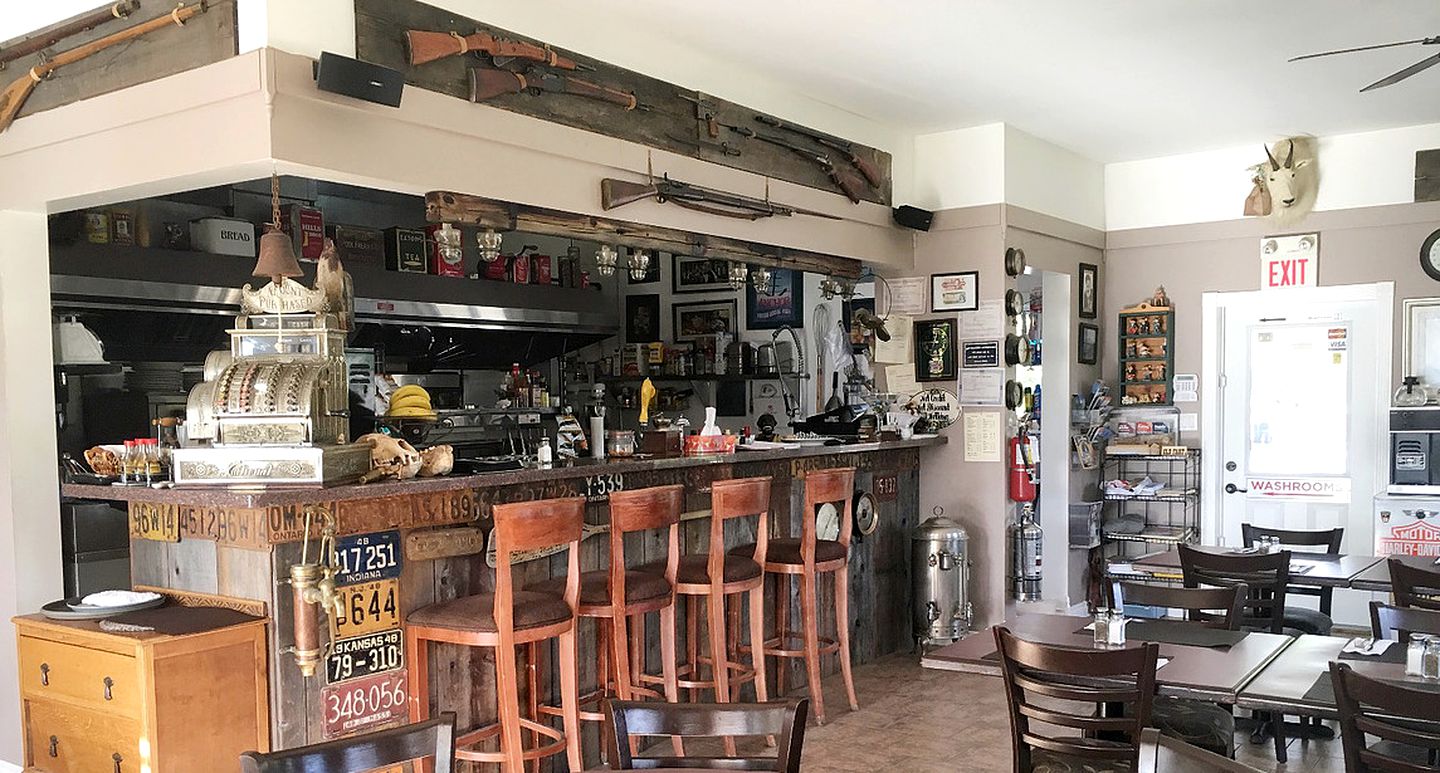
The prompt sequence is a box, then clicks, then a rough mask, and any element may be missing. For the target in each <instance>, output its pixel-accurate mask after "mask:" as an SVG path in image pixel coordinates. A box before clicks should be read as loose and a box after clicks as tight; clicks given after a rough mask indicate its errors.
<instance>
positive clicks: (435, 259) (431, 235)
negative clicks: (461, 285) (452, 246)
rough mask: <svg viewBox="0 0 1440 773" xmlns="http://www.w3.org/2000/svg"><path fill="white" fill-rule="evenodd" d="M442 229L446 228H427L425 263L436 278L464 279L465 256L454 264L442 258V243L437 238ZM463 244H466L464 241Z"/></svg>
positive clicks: (434, 226)
mask: <svg viewBox="0 0 1440 773" xmlns="http://www.w3.org/2000/svg"><path fill="white" fill-rule="evenodd" d="M441 228H444V226H443V225H427V226H425V257H426V260H425V262H426V263H427V264H428V265H429V268H430V273H432V274H434V275H435V276H452V277H464V276H465V259H464V257H463V256H462V257H461V259H460V260H458V261H455V262H454V263H451V262H450V261H448V260H445V259H444V258H442V257H441V256H440V241H439V240H438V239H436V238H435V237H436V235H437V234H439V233H440V229H441ZM461 243H462V244H463V243H464V242H463V240H462V242H461Z"/></svg>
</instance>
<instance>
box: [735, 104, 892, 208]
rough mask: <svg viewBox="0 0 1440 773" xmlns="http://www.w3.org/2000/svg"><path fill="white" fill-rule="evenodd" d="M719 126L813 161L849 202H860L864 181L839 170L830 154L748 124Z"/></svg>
mask: <svg viewBox="0 0 1440 773" xmlns="http://www.w3.org/2000/svg"><path fill="white" fill-rule="evenodd" d="M721 126H724V127H725V128H727V129H729V130H730V131H732V132H735V133H736V134H738V135H740V136H742V137H749V138H750V139H756V140H760V141H761V142H768V143H770V144H771V145H776V146H778V147H782V148H785V149H787V150H790V151H792V152H794V153H795V154H797V155H799V156H800V157H801V158H804V159H806V160H808V161H810V162H812V163H814V164H815V165H817V166H819V167H820V169H821V171H823V172H824V173H825V174H826V175H828V176H829V177H830V181H831V182H833V183H835V185H836V186H837V187H839V188H840V191H841V192H842V193H844V194H845V198H847V199H850V203H852V204H859V203H860V194H861V193H864V191H865V182H864V181H863V180H860V179H858V178H856V177H855V176H854V175H852V174H850V173H849V172H845V171H842V170H840V169H839V168H838V167H836V166H835V162H834V161H831V160H830V156H828V155H826V154H824V153H821V152H820V151H818V150H811V149H810V148H807V147H805V146H804V145H797V144H795V143H793V142H791V141H790V140H787V139H785V138H784V137H777V136H776V135H774V134H765V133H763V132H757V131H755V130H754V129H751V128H750V127H748V126H731V125H730V124H728V123H725V124H721Z"/></svg>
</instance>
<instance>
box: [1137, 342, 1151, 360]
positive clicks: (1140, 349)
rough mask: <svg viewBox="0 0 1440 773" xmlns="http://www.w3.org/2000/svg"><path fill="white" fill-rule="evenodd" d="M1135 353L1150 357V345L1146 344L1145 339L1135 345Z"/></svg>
mask: <svg viewBox="0 0 1440 773" xmlns="http://www.w3.org/2000/svg"><path fill="white" fill-rule="evenodd" d="M1135 354H1136V355H1137V356H1140V357H1149V356H1150V347H1149V346H1146V345H1145V342H1144V341H1141V342H1140V343H1138V344H1136V345H1135Z"/></svg>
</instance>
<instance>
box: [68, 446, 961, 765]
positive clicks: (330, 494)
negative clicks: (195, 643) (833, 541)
mask: <svg viewBox="0 0 1440 773" xmlns="http://www.w3.org/2000/svg"><path fill="white" fill-rule="evenodd" d="M943 442H944V440H943V438H928V439H916V440H911V441H898V442H886V443H869V444H860V445H852V446H835V447H829V448H808V449H799V450H767V451H757V452H754V453H751V452H742V453H738V454H733V455H730V456H726V457H720V458H661V459H634V460H624V461H618V460H611V461H605V462H598V461H590V460H583V461H578V462H575V463H572V464H562V465H556V466H555V467H554V468H549V469H526V470H517V471H513V472H496V473H487V474H484V475H475V476H468V477H461V476H451V477H446V478H432V479H425V480H410V481H404V482H388V483H377V484H371V485H368V486H342V487H337V488H329V489H274V490H266V491H234V490H227V489H210V488H176V489H169V490H155V489H149V488H123V487H110V486H89V485H76V484H68V485H66V486H64V487H63V493H64V494H65V495H66V496H68V497H73V498H77V499H91V500H111V501H114V500H122V501H126V502H128V508H129V518H130V535H131V542H130V545H131V575H132V582H133V583H134V584H136V585H149V586H157V587H160V588H169V589H174V590H186V591H196V592H201V593H211V594H221V595H225V596H232V597H238V598H244V599H255V600H259V601H264V602H266V604H267V607H268V609H269V610H270V625H269V630H268V638H269V642H268V644H269V668H270V685H271V695H270V708H271V711H270V719H271V746H272V747H273V748H276V749H285V748H290V747H294V746H299V745H302V744H306V743H315V742H319V741H323V740H329V739H332V738H338V737H342V736H345V735H350V734H354V733H358V732H362V731H367V730H373V729H378V728H380V727H385V726H390V725H394V724H400V723H403V722H404V721H405V720H406V716H407V713H406V704H407V701H408V699H409V685H407V684H406V682H407V680H406V677H405V663H404V662H403V658H404V630H403V628H404V620H405V617H406V615H407V614H409V613H410V612H411V611H412V610H415V609H417V608H419V607H422V606H425V605H427V604H433V603H435V602H437V601H446V600H449V599H453V598H456V597H459V596H464V595H468V594H473V593H483V592H487V591H490V590H492V589H493V588H494V581H495V572H494V570H493V568H492V567H493V560H494V557H493V555H490V556H489V557H488V560H487V551H486V548H487V539H486V537H487V535H488V534H489V532H490V525H491V507H492V506H493V505H495V504H498V503H506V502H519V501H528V500H536V499H550V498H555V497H573V496H584V497H586V498H587V499H588V500H589V503H590V504H589V505H588V506H587V508H586V519H585V520H586V525H585V531H584V535H583V538H582V539H583V541H582V543H581V550H580V566H581V569H582V570H583V571H590V570H595V569H601V568H603V567H605V566H606V565H607V561H608V560H609V556H610V552H609V538H608V531H609V524H608V520H609V514H608V507H607V504H606V502H607V500H608V497H609V495H610V494H611V493H613V492H615V491H619V490H633V489H640V488H646V487H650V486H663V485H674V484H680V485H683V486H684V500H685V501H684V509H685V512H684V513H683V515H682V520H681V524H680V526H681V529H680V541H681V551H682V553H686V554H691V553H700V552H702V551H703V550H704V549H705V545H706V543H707V542H708V533H709V528H710V524H709V514H710V513H709V507H710V483H711V482H712V481H715V480H722V479H729V478H742V477H756V476H763V477H769V478H771V479H772V481H773V485H772V487H771V492H772V493H771V497H772V501H771V519H770V524H771V527H770V530H771V532H772V536H786V535H799V533H800V527H799V523H800V522H799V518H800V517H801V516H802V512H801V511H802V509H803V507H802V502H803V485H804V484H803V480H804V476H805V474H806V472H808V471H810V470H818V469H831V468H837V467H854V468H856V469H857V474H856V479H855V488H856V490H857V492H871V493H872V494H873V495H874V497H875V500H876V502H877V510H878V513H879V519H878V520H879V525H878V527H877V528H876V529H875V531H874V532H873V533H871V534H869V535H860V534H859V533H858V531H857V533H856V536H855V539H854V543H853V545H852V547H851V559H850V570H849V587H850V605H849V609H850V616H851V618H852V619H851V620H850V621H848V625H849V626H850V630H851V631H852V657H853V658H854V660H855V662H856V663H864V662H867V661H870V660H873V659H875V658H877V657H879V656H881V655H884V654H887V653H890V652H894V651H897V650H899V649H901V648H905V647H909V646H910V643H911V631H910V614H909V609H910V567H909V565H908V560H909V559H908V556H909V541H910V532H911V529H912V528H913V527H914V526H915V524H916V522H917V520H918V517H917V513H918V510H919V502H918V496H919V493H918V492H919V472H918V466H919V456H920V454H921V453H922V452H923V449H924V448H925V447H926V446H932V445H937V444H940V443H943ZM307 513H308V514H309V515H310V516H311V520H312V525H311V534H310V537H311V539H310V540H309V544H308V550H309V553H310V555H309V557H308V559H306V560H308V561H312V562H313V561H315V560H316V555H317V554H318V552H319V544H318V543H319V538H320V528H319V525H318V524H319V523H320V520H321V519H322V518H328V519H331V523H332V524H333V529H334V534H335V584H336V586H338V591H339V594H338V595H339V602H338V607H339V610H338V612H337V613H336V614H335V621H334V624H333V625H334V628H333V630H334V631H335V640H334V641H330V642H328V646H327V647H326V648H325V651H324V654H323V657H321V658H320V661H319V662H318V664H317V665H316V668H315V673H314V675H313V676H310V677H306V676H304V675H303V674H302V673H301V670H300V668H299V667H298V666H297V663H296V659H295V657H294V654H293V649H294V648H295V645H296V626H295V622H294V620H295V615H294V608H295V603H294V597H295V593H294V591H293V589H292V587H290V578H291V571H290V570H291V567H292V566H293V565H295V564H297V563H299V562H301V561H302V550H304V549H306V543H305V541H304V537H305V536H306V535H305V523H306V516H307ZM812 517H813V515H812ZM751 528H752V529H753V527H751ZM735 531H736V533H730V532H729V531H728V530H727V533H726V543H727V548H728V547H730V546H731V545H738V544H743V543H748V542H754V541H755V539H754V534H743V533H739V532H740V531H743V530H735ZM596 535H600V536H603V537H604V538H602V539H592V538H591V537H594V536H596ZM625 539H626V551H625V553H626V556H627V557H628V558H627V560H631V561H633V563H636V564H639V563H644V562H647V561H653V560H657V559H663V558H664V556H665V549H666V545H665V539H664V537H663V532H662V533H656V534H653V535H652V534H645V533H637V534H630V535H626V537H625ZM632 540H633V544H632ZM647 543H653V544H647ZM516 558H517V561H518V560H519V559H520V558H521V556H520V555H519V554H517V556H516ZM565 566H566V559H565V555H564V553H560V554H558V555H542V556H533V557H531V558H530V560H528V561H525V562H524V563H522V564H519V565H518V566H517V568H516V572H515V578H516V587H526V586H528V585H532V584H534V583H538V582H541V581H543V580H546V579H549V578H550V577H552V576H557V575H562V574H564V573H565ZM819 593H820V595H821V598H820V603H819V604H818V607H819V609H820V610H822V615H823V614H825V613H824V612H823V611H824V610H834V609H835V605H834V603H833V599H832V598H831V594H833V590H832V585H831V584H830V583H822V584H821V587H820V589H819ZM790 602H791V606H792V615H791V617H792V619H797V618H798V611H794V610H798V607H795V606H794V605H795V599H793V598H792V599H790ZM771 614H773V613H767V615H766V617H767V619H770V618H771ZM830 614H833V612H831V613H830ZM820 622H821V628H822V629H824V630H829V629H830V627H831V626H832V625H834V623H835V621H834V620H825V619H822V620H821V621H820ZM317 625H318V629H319V640H320V642H321V643H322V644H324V643H326V642H327V640H328V639H329V637H328V635H327V634H326V632H325V630H324V629H325V628H326V626H327V620H326V618H325V617H320V618H319V622H318V624H317ZM580 625H581V629H580V634H579V641H580V648H581V649H580V653H579V661H580V689H581V692H582V693H583V692H587V691H589V690H590V689H591V688H592V687H593V686H594V685H595V683H596V674H595V661H596V658H595V653H594V651H593V649H594V646H595V641H596V636H595V631H594V621H593V620H583V621H582V622H581V624H580ZM679 628H680V629H681V633H680V636H681V647H682V649H681V651H682V652H683V651H684V649H683V647H684V646H685V645H684V640H683V637H684V635H685V634H684V630H685V626H684V624H683V621H682V624H681V625H680V626H679ZM630 637H631V639H632V640H636V641H639V642H642V643H643V646H644V647H645V648H646V650H647V651H646V652H645V653H644V659H645V661H646V662H647V663H649V664H651V665H652V668H653V669H654V670H655V671H657V672H658V664H659V656H660V644H659V642H660V638H659V636H658V632H656V631H634V632H631V634H630ZM302 638H303V637H302ZM311 638H312V639H313V638H314V637H313V636H312V637H311ZM483 653H484V650H471V649H470V648H465V647H457V646H450V645H444V644H436V645H434V646H433V647H432V649H431V652H430V670H429V686H428V689H429V692H430V702H431V707H432V710H433V711H436V712H439V711H453V712H455V713H456V714H457V726H458V727H459V728H461V729H464V728H469V727H474V726H476V725H479V724H482V723H486V722H490V721H493V719H494V716H493V715H494V711H495V708H494V707H495V705H496V698H495V695H494V690H495V678H494V661H493V655H489V656H487V655H485V654H483ZM541 661H542V662H541V666H542V671H543V673H542V674H541V675H540V679H539V682H538V685H539V688H538V689H539V698H540V699H541V702H546V703H551V704H558V703H559V700H558V697H559V695H558V692H559V680H558V678H556V674H555V672H554V669H553V668H551V667H550V666H551V665H553V663H554V658H553V657H550V656H546V657H542V658H541ZM771 667H772V668H779V667H784V668H795V666H794V664H792V663H786V664H784V665H776V664H775V663H774V662H773V661H772V663H771ZM837 668H838V664H837V662H836V661H835V659H834V658H833V657H827V658H826V663H825V667H824V669H823V670H824V672H825V673H827V674H828V673H833V672H835V671H836V670H837ZM789 676H791V678H790V679H788V680H786V681H787V683H789V684H792V685H798V684H803V683H804V678H803V675H802V674H801V673H800V672H798V671H796V672H795V673H793V674H790V675H789ZM522 697H523V698H525V699H528V696H522ZM861 700H862V701H863V700H864V697H863V696H861ZM586 725H587V726H588V727H587V730H586V735H585V737H584V746H585V752H586V755H585V758H586V763H587V764H592V763H593V762H594V761H595V760H596V759H597V756H596V755H597V750H598V746H597V744H598V740H597V738H596V737H595V729H594V726H593V724H592V723H586Z"/></svg>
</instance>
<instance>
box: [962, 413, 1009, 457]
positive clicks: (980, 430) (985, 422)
mask: <svg viewBox="0 0 1440 773" xmlns="http://www.w3.org/2000/svg"><path fill="white" fill-rule="evenodd" d="M964 419H965V461H967V462H998V461H1000V412H999V411H966V412H965V413H964Z"/></svg>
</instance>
